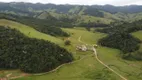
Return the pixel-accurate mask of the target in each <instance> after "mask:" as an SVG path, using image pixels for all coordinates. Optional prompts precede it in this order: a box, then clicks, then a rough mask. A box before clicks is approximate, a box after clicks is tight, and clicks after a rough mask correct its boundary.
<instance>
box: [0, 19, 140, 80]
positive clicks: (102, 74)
mask: <svg viewBox="0 0 142 80" xmlns="http://www.w3.org/2000/svg"><path fill="white" fill-rule="evenodd" d="M2 21H3V20H2ZM4 21H5V20H4ZM6 22H7V21H6ZM14 23H15V22H14ZM0 24H2V22H1V21H0ZM3 24H4V23H3ZM15 24H17V23H15ZM18 24H19V23H18ZM9 25H10V24H9ZM11 25H12V24H11ZM13 26H14V25H13ZM17 27H18V26H17ZM16 29H18V30H21V32H22V33H24V34H25V35H27V34H28V31H25V30H27V29H25V28H23V29H22V28H16ZM28 29H29V28H28ZM32 30H33V29H32ZM63 30H64V31H66V32H68V33H70V34H71V37H70V38H69V39H70V40H71V45H70V46H64V48H66V49H68V50H69V51H70V52H72V53H73V56H74V57H75V60H79V59H81V58H83V57H85V58H83V59H82V60H80V61H77V62H75V63H72V64H67V65H65V66H63V67H61V68H60V69H58V70H57V71H55V72H51V73H48V74H45V75H41V76H34V75H31V76H27V77H22V78H19V79H16V80H121V79H120V78H119V76H117V75H116V74H114V73H112V72H110V71H108V70H107V69H106V68H105V67H104V66H103V65H101V64H100V63H99V62H98V61H97V60H96V59H95V57H94V55H93V54H92V52H91V51H87V52H80V51H76V49H75V47H76V45H78V44H80V43H79V42H78V38H79V37H80V36H82V38H81V40H82V41H84V42H86V43H87V44H96V43H97V41H98V40H99V39H100V38H102V37H104V36H106V34H102V33H98V32H95V33H92V32H88V31H86V30H85V29H83V28H74V29H70V28H63ZM30 31H31V30H30ZM34 31H35V30H34ZM37 33H39V32H37ZM37 33H36V32H35V34H37ZM41 34H43V33H41ZM139 34H140V33H139ZM27 36H29V35H27ZM33 36H34V35H33ZM33 36H32V37H33ZM43 36H44V37H45V36H46V34H44V35H43ZM29 37H30V36H29ZM44 37H43V39H44ZM51 37H52V36H51ZM35 38H39V37H36V35H35ZM54 38H55V37H54ZM39 39H40V38H39ZM49 39H50V38H49ZM57 39H58V40H61V39H62V38H57ZM45 40H48V39H47V38H45ZM50 41H51V40H50ZM53 42H55V43H57V42H56V40H54V41H53ZM60 43H62V41H60ZM61 45H62V44H61ZM97 52H98V57H99V58H100V60H102V61H103V62H104V63H105V64H107V65H109V66H110V67H111V68H113V69H114V70H115V71H117V72H118V73H120V74H121V75H123V76H125V77H126V78H127V79H128V80H141V79H142V76H141V73H142V71H141V69H142V67H141V66H142V62H139V61H127V60H123V59H121V58H120V56H119V54H120V53H121V52H120V51H119V50H116V49H112V48H106V47H102V46H99V47H98V48H97ZM9 73H11V71H9ZM17 73H19V74H20V72H19V71H17Z"/></svg>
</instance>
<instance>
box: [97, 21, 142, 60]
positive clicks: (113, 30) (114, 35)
mask: <svg viewBox="0 0 142 80" xmlns="http://www.w3.org/2000/svg"><path fill="white" fill-rule="evenodd" d="M141 29H142V24H141V20H139V21H135V22H133V23H123V24H120V25H116V26H113V27H109V28H104V29H98V30H97V31H99V32H103V33H108V34H109V35H108V36H107V37H105V38H103V39H100V41H99V44H100V45H102V46H107V47H111V48H117V49H120V50H122V51H123V54H122V56H123V58H125V59H128V58H130V57H133V58H135V59H140V58H139V57H136V56H140V53H139V52H137V53H135V54H133V55H131V52H134V51H137V50H139V48H140V46H139V43H141V41H140V40H139V39H137V38H135V37H133V36H132V35H131V34H130V33H132V32H136V31H138V30H141Z"/></svg>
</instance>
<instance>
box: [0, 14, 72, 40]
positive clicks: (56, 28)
mask: <svg viewBox="0 0 142 80" xmlns="http://www.w3.org/2000/svg"><path fill="white" fill-rule="evenodd" d="M0 19H9V20H13V21H16V22H20V23H22V24H25V25H28V26H31V27H33V28H35V29H36V30H38V31H40V32H43V33H46V34H50V35H52V36H65V37H68V36H69V34H68V33H66V32H64V31H62V29H60V27H70V26H71V25H69V24H70V23H69V22H68V23H66V22H65V21H63V22H62V21H58V20H57V19H55V18H53V17H50V18H47V19H45V20H42V19H37V18H33V17H28V16H17V15H12V14H0Z"/></svg>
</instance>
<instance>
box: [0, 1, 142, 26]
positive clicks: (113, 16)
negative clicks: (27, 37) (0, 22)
mask: <svg viewBox="0 0 142 80" xmlns="http://www.w3.org/2000/svg"><path fill="white" fill-rule="evenodd" d="M0 13H8V14H14V15H20V16H30V17H34V18H38V19H47V18H48V19H51V18H56V19H57V20H59V19H65V20H66V19H67V20H69V19H72V20H77V22H75V23H74V24H80V23H89V22H93V23H98V22H99V23H104V24H109V23H111V22H114V21H129V22H131V21H135V20H140V19H142V6H139V5H130V6H113V5H104V6H103V5H92V6H87V5H67V4H66V5H55V4H41V3H36V4H33V3H24V2H11V3H0ZM68 18H69V19H68Z"/></svg>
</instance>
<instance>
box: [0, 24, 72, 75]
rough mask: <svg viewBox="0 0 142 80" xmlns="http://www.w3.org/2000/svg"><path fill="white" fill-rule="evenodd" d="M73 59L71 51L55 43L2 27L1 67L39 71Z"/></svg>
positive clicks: (0, 39)
mask: <svg viewBox="0 0 142 80" xmlns="http://www.w3.org/2000/svg"><path fill="white" fill-rule="evenodd" d="M72 60H73V57H72V55H71V53H69V52H68V51H67V50H66V49H64V48H61V47H59V46H58V45H56V44H54V43H51V42H49V41H44V40H38V39H34V38H28V37H26V36H24V35H23V34H22V33H20V32H19V31H17V30H15V29H10V28H8V27H7V28H5V27H2V26H1V27H0V68H6V69H20V70H22V71H24V72H29V73H39V72H45V71H50V70H52V69H54V68H56V67H57V66H59V65H61V64H64V63H68V62H71V61H72Z"/></svg>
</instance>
